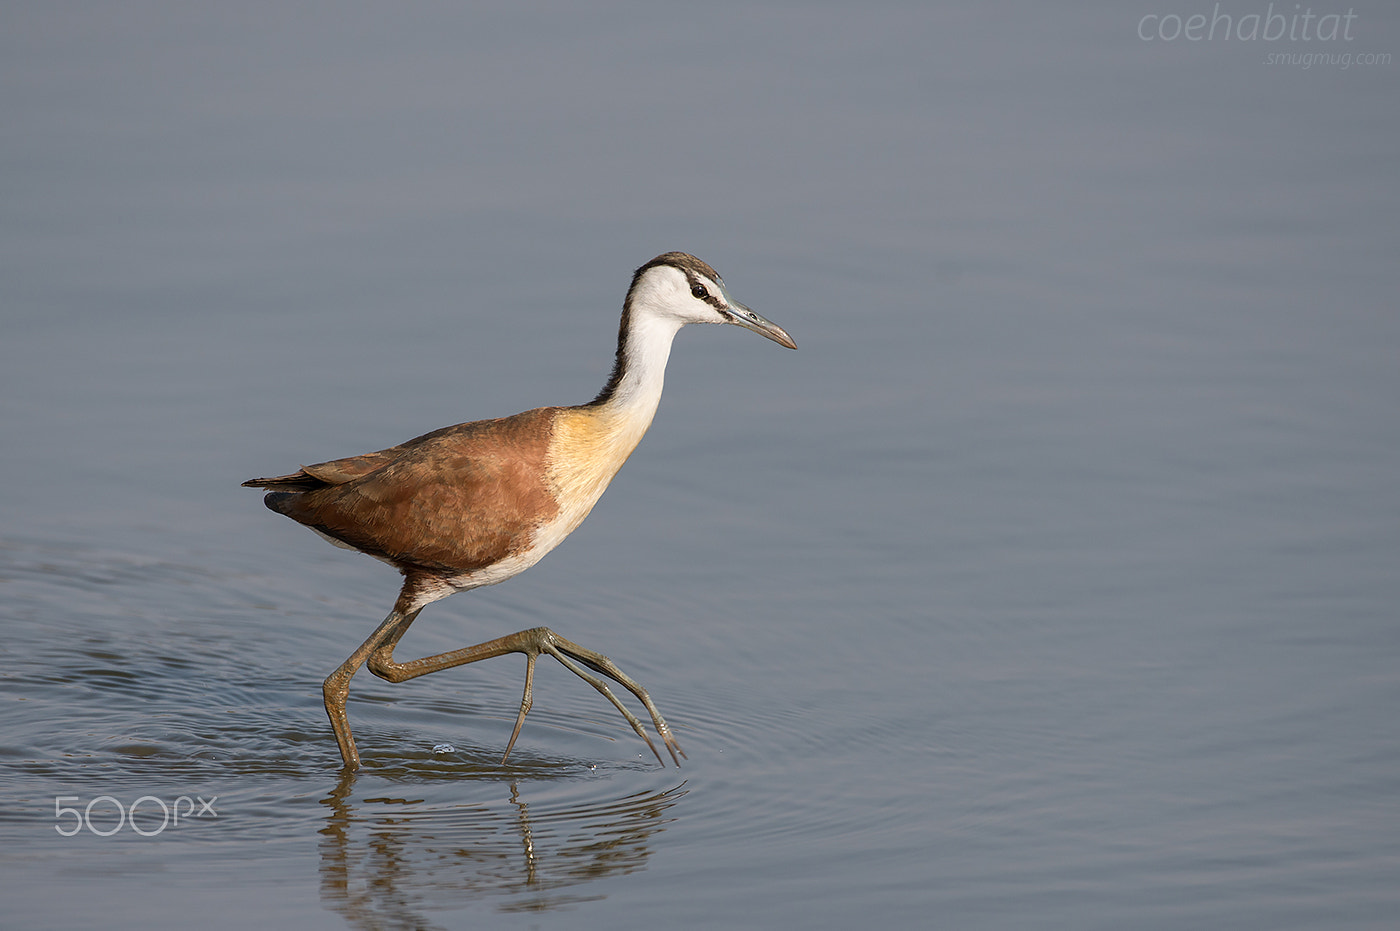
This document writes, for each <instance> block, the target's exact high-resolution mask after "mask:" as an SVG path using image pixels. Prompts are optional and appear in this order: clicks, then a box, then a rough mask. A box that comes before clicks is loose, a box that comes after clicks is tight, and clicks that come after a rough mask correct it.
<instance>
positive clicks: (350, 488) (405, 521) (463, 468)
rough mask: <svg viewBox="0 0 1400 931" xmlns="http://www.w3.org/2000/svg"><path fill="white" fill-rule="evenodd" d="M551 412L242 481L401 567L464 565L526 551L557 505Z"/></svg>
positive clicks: (272, 503) (304, 519)
mask: <svg viewBox="0 0 1400 931" xmlns="http://www.w3.org/2000/svg"><path fill="white" fill-rule="evenodd" d="M553 415H554V411H553V410H552V409H547V408H546V409H541V410H537V411H527V412H526V413H524V414H517V415H516V416H514V417H507V418H503V419H501V420H487V421H478V422H476V423H469V424H459V425H457V426H455V427H446V428H444V429H442V430H436V431H434V432H432V433H428V434H424V435H423V436H420V437H417V438H415V439H412V440H409V441H408V442H407V443H404V444H401V445H399V446H395V447H393V448H391V449H386V450H381V451H379V452H375V453H368V454H366V455H364V456H353V457H350V458H348V459H337V460H334V461H332V462H327V463H320V464H318V465H314V466H307V467H304V468H303V469H302V470H301V471H300V472H298V473H296V474H294V475H290V476H281V477H279V478H276V479H262V480H255V481H253V482H249V483H245V484H255V485H258V486H259V487H263V488H270V489H272V490H273V492H274V493H273V494H269V495H268V496H267V498H266V501H267V506H268V507H270V508H272V509H273V510H274V511H277V512H279V513H281V514H285V515H287V516H288V517H290V518H292V519H293V520H296V521H298V522H299V523H302V524H305V525H307V526H308V527H312V528H314V529H316V530H319V531H320V532H321V533H324V534H326V535H327V536H330V537H332V538H334V539H336V540H340V541H341V542H344V543H346V544H348V545H350V546H352V547H354V548H355V549H358V550H361V551H362V552H366V553H369V554H371V555H374V556H380V557H382V558H385V559H388V560H390V561H391V562H393V563H395V564H396V565H398V566H400V567H401V568H406V567H411V566H420V567H424V568H429V569H445V570H453V571H471V570H474V569H479V568H482V567H484V566H488V565H491V564H492V563H494V562H497V561H498V560H500V559H503V558H505V557H506V556H508V555H511V554H512V553H515V552H519V551H521V550H523V549H525V548H527V547H528V546H529V544H530V542H531V538H532V535H533V532H534V530H535V528H537V527H538V526H539V525H540V524H541V523H542V522H544V521H546V520H548V519H549V518H551V517H553V516H554V514H555V512H556V511H557V506H556V504H555V502H554V498H553V496H552V495H551V494H550V493H549V489H548V487H547V485H546V483H545V456H546V453H547V450H548V446H549V435H550V427H551V424H552V421H553Z"/></svg>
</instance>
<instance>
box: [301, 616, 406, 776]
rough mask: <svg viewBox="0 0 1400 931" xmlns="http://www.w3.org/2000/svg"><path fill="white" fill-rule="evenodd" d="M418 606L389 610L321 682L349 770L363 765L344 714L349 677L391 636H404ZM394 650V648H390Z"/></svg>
mask: <svg viewBox="0 0 1400 931" xmlns="http://www.w3.org/2000/svg"><path fill="white" fill-rule="evenodd" d="M421 610H422V608H419V609H417V610H415V611H411V612H409V613H407V614H405V613H404V612H403V611H402V610H400V608H399V606H398V605H395V606H394V610H393V611H390V612H389V616H388V617H386V618H385V619H384V622H383V623H382V624H380V625H379V626H378V627H377V628H375V630H374V633H372V634H370V635H369V639H367V640H366V641H365V642H364V643H362V644H360V646H359V648H358V649H356V650H355V652H354V653H351V654H350V656H349V657H348V658H347V659H346V660H345V662H343V663H341V664H340V666H339V667H338V668H337V669H336V671H335V672H333V673H331V674H330V675H329V676H326V681H325V682H324V683H322V685H321V694H322V695H323V696H324V697H325V701H326V716H327V717H329V718H330V719H331V730H332V731H334V732H335V740H336V743H338V744H339V745H340V758H341V760H342V761H343V762H344V768H345V769H349V770H354V769H359V768H360V754H359V751H357V750H356V749H355V738H354V737H353V736H351V734H350V718H349V717H348V716H347V715H346V713H345V700H346V698H348V697H349V695H350V677H351V676H353V675H355V673H356V672H358V671H359V668H360V667H361V666H363V665H364V663H365V660H366V659H368V658H369V657H370V655H371V654H373V653H374V651H375V650H376V649H378V648H379V645H380V644H381V643H382V642H383V641H384V640H385V639H386V638H392V640H391V642H392V641H396V640H398V639H399V637H402V636H403V632H404V631H405V630H407V629H408V625H409V624H412V623H413V619H414V618H416V617H417V616H418V611H421ZM391 649H392V647H391Z"/></svg>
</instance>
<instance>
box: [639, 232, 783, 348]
mask: <svg viewBox="0 0 1400 931" xmlns="http://www.w3.org/2000/svg"><path fill="white" fill-rule="evenodd" d="M627 307H628V311H629V313H630V314H633V315H638V316H641V315H646V316H650V317H654V318H656V319H658V320H666V321H670V322H671V323H672V324H673V325H674V326H675V327H677V328H680V327H682V326H684V325H685V324H687V323H732V324H734V325H735V326H741V327H744V328H745V329H747V330H753V331H754V332H755V333H758V334H760V335H762V336H766V337H768V338H769V339H771V340H772V341H773V342H775V343H777V344H779V345H780V346H786V347H787V348H789V349H796V348H797V343H795V342H793V340H792V337H791V336H788V335H787V332H786V331H785V330H784V329H783V328H782V327H780V326H778V325H777V324H776V323H774V322H772V321H771V320H766V319H764V318H763V317H762V316H760V315H759V314H756V313H754V312H753V311H752V310H750V309H749V308H747V307H745V306H744V305H743V304H740V303H739V302H738V301H736V300H734V299H733V298H732V297H730V296H729V292H728V291H726V290H725V288H724V281H723V280H722V279H721V278H720V277H719V273H718V272H716V271H715V270H714V269H713V268H711V267H710V266H709V265H707V264H705V263H704V262H702V261H700V260H699V259H697V258H696V257H695V256H693V255H690V254H688V253H685V252H667V253H664V254H662V255H658V256H657V257H656V258H654V259H652V260H651V261H650V262H648V263H646V264H645V265H643V266H642V267H641V268H639V269H637V272H636V274H635V275H633V276H632V287H631V288H630V289H629V290H628V292H627Z"/></svg>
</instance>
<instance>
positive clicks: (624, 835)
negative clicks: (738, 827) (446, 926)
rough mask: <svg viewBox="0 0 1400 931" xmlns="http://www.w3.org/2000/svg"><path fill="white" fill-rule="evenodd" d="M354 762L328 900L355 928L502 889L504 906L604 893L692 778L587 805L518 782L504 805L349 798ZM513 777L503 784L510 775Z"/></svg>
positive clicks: (334, 827) (328, 862)
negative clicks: (542, 800) (534, 795)
mask: <svg viewBox="0 0 1400 931" xmlns="http://www.w3.org/2000/svg"><path fill="white" fill-rule="evenodd" d="M354 785H355V777H354V774H353V773H348V772H347V773H345V774H344V775H342V777H341V779H340V782H339V784H338V785H337V786H336V788H335V789H334V790H333V791H332V792H331V793H330V794H329V795H328V796H327V797H326V798H324V799H322V804H324V805H326V806H327V807H328V809H329V813H328V815H327V817H326V823H325V826H324V827H323V828H322V829H321V832H320V833H321V838H322V839H321V899H322V902H324V903H325V905H326V906H327V907H328V908H330V909H332V910H333V911H336V912H339V913H340V914H342V915H343V916H345V918H346V920H347V922H349V924H350V925H351V926H352V927H364V928H384V927H413V928H427V927H436V926H434V925H431V924H429V923H427V921H426V919H425V917H424V916H425V914H427V913H431V912H440V911H443V910H452V909H456V908H465V907H467V906H469V905H471V904H472V903H479V902H480V901H481V900H482V899H484V898H487V897H493V896H494V897H498V898H499V902H498V904H497V907H498V908H499V909H501V910H502V911H547V910H550V909H553V908H558V907H560V906H567V905H571V904H574V903H578V902H583V901H588V900H591V899H597V898H601V896H600V895H597V894H590V893H589V891H588V884H589V883H590V882H591V881H592V880H595V879H600V878H602V877H604V876H613V875H618V874H625V873H630V872H632V871H634V870H639V869H642V868H643V867H644V866H645V865H646V861H647V858H648V857H650V855H651V838H652V836H653V835H654V834H657V833H659V832H660V831H663V830H665V828H666V825H667V824H669V823H670V822H671V821H672V820H673V819H674V814H673V813H671V812H670V809H671V808H672V807H673V806H674V805H675V804H676V803H677V802H678V801H679V800H680V799H681V798H682V797H683V796H684V795H685V794H686V789H685V784H684V783H681V784H680V785H677V786H675V787H673V788H670V789H667V790H665V791H661V792H646V793H639V794H636V795H630V796H625V797H623V798H620V799H615V800H609V801H601V802H598V803H596V804H587V805H583V806H579V807H572V808H567V809H561V808H559V807H557V806H556V807H548V806H545V807H544V808H539V807H537V810H536V811H534V812H532V811H531V809H530V804H529V802H527V801H526V800H525V799H524V798H522V797H521V793H520V788H519V785H518V784H517V783H515V782H512V783H510V784H509V798H508V799H502V800H501V802H500V804H498V805H496V804H485V805H482V804H473V805H466V804H464V805H460V806H452V807H448V808H443V807H440V806H432V807H429V806H427V805H426V804H425V803H424V801H423V800H422V799H417V800H415V799H413V798H386V797H379V798H364V799H354V798H352V797H351V793H352V790H353V788H354ZM503 788H504V786H503Z"/></svg>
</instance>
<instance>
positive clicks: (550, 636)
mask: <svg viewBox="0 0 1400 931" xmlns="http://www.w3.org/2000/svg"><path fill="white" fill-rule="evenodd" d="M415 615H416V612H415ZM412 620H413V618H412V616H410V617H408V618H407V619H406V622H405V623H402V624H399V625H395V626H394V627H392V628H390V629H389V630H387V631H384V627H381V631H384V634H383V636H381V637H380V638H379V639H378V640H376V641H375V643H374V644H373V645H371V646H369V650H368V651H367V657H368V665H369V671H370V672H372V673H374V674H375V675H376V676H379V677H380V678H381V679H387V680H388V681H390V682H405V681H407V680H409V679H415V678H417V677H418V676H426V675H427V674H428V673H431V672H438V671H439V670H443V669H451V668H452V667H454V666H462V665H465V664H466V663H474V662H477V661H478V660H483V659H491V658H492V657H496V656H502V655H504V654H506V653H524V654H525V657H526V663H527V665H526V668H525V694H524V695H523V696H522V697H521V700H520V713H519V714H518V715H517V716H516V719H515V729H514V731H513V732H512V733H511V737H510V743H508V744H507V745H506V752H505V755H504V756H503V757H501V762H502V763H504V762H505V761H506V760H507V759H509V757H510V751H511V749H512V748H513V747H514V746H515V738H516V737H518V736H519V735H520V727H521V725H522V724H523V723H524V721H525V715H526V714H527V713H529V711H530V706H531V704H532V702H533V694H532V686H533V682H534V673H535V660H536V658H538V656H539V655H540V654H541V653H548V654H549V655H550V656H553V657H554V658H555V659H557V660H558V661H559V662H560V663H562V664H563V665H564V667H565V668H566V669H568V670H569V671H570V672H572V673H574V675H576V676H578V677H579V678H581V679H583V680H584V681H585V682H587V683H588V684H589V685H591V686H593V688H595V689H597V690H598V692H599V693H601V694H602V695H603V697H604V698H606V699H608V701H610V702H612V704H613V707H615V708H617V710H618V711H620V712H621V713H622V716H623V717H624V718H626V719H627V723H629V724H631V725H632V729H633V730H634V731H636V732H637V734H638V735H639V736H640V737H641V738H642V739H643V740H645V741H646V744H647V746H648V747H650V748H651V752H652V753H654V754H655V755H656V759H657V760H658V761H659V762H661V763H662V764H663V765H664V763H665V760H663V759H662V757H661V754H660V753H659V752H658V751H657V749H656V746H655V745H654V744H653V743H652V742H651V738H650V737H648V736H647V733H646V729H645V728H644V727H643V726H642V722H641V721H639V720H638V719H637V717H636V715H634V714H632V712H630V711H628V710H627V708H626V707H625V706H624V705H623V704H622V702H620V701H618V700H617V696H616V695H614V694H613V693H612V690H611V689H610V688H608V685H607V683H606V682H604V681H603V680H602V679H600V678H598V677H597V676H594V675H592V674H590V673H588V672H586V671H585V670H583V669H581V668H580V667H579V665H578V663H575V662H573V660H575V659H576V660H578V661H579V662H581V663H583V664H584V665H585V666H588V667H589V668H590V669H593V670H594V671H595V672H598V673H601V674H602V675H604V676H606V677H607V678H609V679H612V680H613V681H614V682H617V683H618V684H620V685H622V686H623V687H624V688H626V689H627V690H628V691H629V692H631V693H632V694H633V695H635V696H637V698H638V700H640V701H641V703H642V704H643V705H644V706H645V707H646V709H647V713H648V714H649V715H651V722H652V724H653V725H654V726H655V727H656V732H657V733H658V734H659V735H660V736H661V739H662V740H663V741H665V743H666V749H667V750H668V751H670V754H671V759H672V760H673V761H674V762H675V764H676V765H677V766H679V765H680V758H679V757H683V756H685V751H683V750H681V747H680V744H679V743H678V742H677V741H676V738H675V737H674V736H673V735H672V734H671V729H670V727H669V726H667V724H666V719H665V718H663V717H662V716H661V712H660V711H659V710H657V707H656V704H655V703H654V702H653V701H652V700H651V696H650V695H648V694H647V690H646V689H644V688H642V686H641V685H640V684H638V683H637V682H636V681H635V680H633V679H632V678H631V677H629V676H627V675H626V674H625V673H623V672H622V670H620V669H618V668H617V666H616V665H615V664H614V663H613V661H612V660H610V659H608V658H607V657H606V656H604V655H603V654H601V653H595V652H593V651H592V650H587V649H584V648H583V647H581V646H579V645H578V644H576V643H573V642H571V641H569V640H565V639H564V638H563V637H561V636H559V635H558V634H556V633H555V632H554V631H552V630H550V629H549V628H548V627H533V628H531V629H529V630H522V631H518V632H516V633H513V634H508V635H506V636H504V637H498V638H497V639H495V640H489V641H487V642H486V643H479V644H477V645H476V646H471V647H464V648H462V649H460V650H451V651H449V652H446V653H438V654H436V655H434V656H425V657H422V658H421V659H415V660H410V661H408V662H406V663H398V662H395V661H394V646H395V645H396V644H397V643H398V641H399V638H401V637H402V636H403V635H404V633H405V632H406V631H407V630H408V625H409V624H410V623H412ZM385 626H387V622H386V625H385ZM378 633H379V631H376V634H378ZM371 640H374V638H373V637H372V638H371ZM366 645H369V641H366ZM364 649H365V647H361V650H364ZM356 653H357V655H358V653H359V651H356ZM352 659H353V657H352ZM347 662H348V660H347ZM362 662H363V659H362ZM347 678H348V677H347ZM352 747H353V745H352ZM677 754H679V757H678V756H677Z"/></svg>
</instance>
